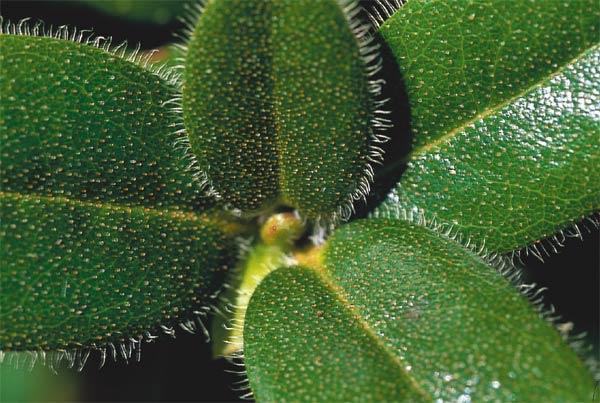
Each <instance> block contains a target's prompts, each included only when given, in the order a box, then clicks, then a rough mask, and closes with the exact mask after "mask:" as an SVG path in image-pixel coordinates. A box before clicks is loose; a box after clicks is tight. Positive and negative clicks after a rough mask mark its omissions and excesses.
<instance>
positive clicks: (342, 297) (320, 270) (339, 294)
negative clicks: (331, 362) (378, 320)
mask: <svg viewBox="0 0 600 403" xmlns="http://www.w3.org/2000/svg"><path fill="white" fill-rule="evenodd" d="M305 269H307V270H311V271H312V272H314V273H315V274H316V275H317V276H318V277H319V279H320V280H321V281H322V282H323V284H324V285H325V286H326V287H327V288H329V290H330V292H331V294H332V295H333V296H334V297H335V299H336V300H337V301H338V302H339V304H340V305H341V306H342V307H344V308H345V309H346V311H347V312H348V314H349V315H350V317H352V319H354V320H355V321H356V323H357V324H358V325H359V326H360V327H361V328H362V329H363V331H364V333H365V335H366V336H367V337H369V338H370V339H371V340H373V342H374V343H375V345H376V346H377V347H378V348H379V349H380V350H382V351H383V352H384V353H385V354H386V355H387V356H388V357H389V358H390V359H391V361H392V362H393V363H395V364H396V365H397V366H398V368H399V369H400V372H401V373H402V374H404V376H405V377H406V379H408V380H409V381H410V383H411V385H412V386H413V388H414V390H415V391H417V392H418V393H419V394H421V395H422V396H423V397H425V398H426V399H428V400H430V401H433V397H432V396H431V395H430V394H429V393H427V392H426V391H425V390H424V389H423V388H421V386H420V385H419V383H418V382H417V380H416V379H415V378H414V377H412V376H410V375H409V374H408V372H407V371H406V370H405V369H404V366H403V365H402V362H401V360H400V359H399V358H398V357H397V356H396V355H395V354H393V353H392V352H390V351H389V349H388V348H387V346H386V345H385V343H383V342H382V341H381V339H380V338H379V337H378V336H377V334H376V333H375V331H374V330H373V329H372V328H371V326H370V325H369V324H368V323H367V322H366V321H364V319H363V317H362V316H361V315H359V314H358V313H357V311H356V309H355V308H354V305H353V304H352V303H351V302H350V300H349V299H348V297H347V296H346V294H345V293H344V292H343V290H342V288H341V287H338V286H336V284H335V283H334V282H333V281H332V280H331V279H330V278H329V276H328V275H327V272H326V269H325V268H324V267H322V266H321V267H310V268H305Z"/></svg>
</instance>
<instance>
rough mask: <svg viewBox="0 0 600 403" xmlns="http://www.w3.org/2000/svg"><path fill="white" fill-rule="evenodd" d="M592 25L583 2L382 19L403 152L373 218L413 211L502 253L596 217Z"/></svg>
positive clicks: (598, 138) (599, 75) (478, 7)
mask: <svg viewBox="0 0 600 403" xmlns="http://www.w3.org/2000/svg"><path fill="white" fill-rule="evenodd" d="M599 16H600V10H599V8H598V5H597V3H596V2H593V1H591V2H590V1H568V2H563V1H539V2H535V1H534V2H517V1H510V2H493V3H489V2H483V1H473V2H458V1H452V2H441V1H432V2H427V3H424V2H409V3H407V4H406V5H405V6H404V7H402V8H401V9H400V10H399V11H398V12H397V13H396V14H394V16H392V17H391V18H390V19H389V20H388V21H387V22H386V23H385V24H384V25H383V26H382V27H381V29H380V32H381V33H382V35H383V36H384V37H385V38H386V41H387V42H388V44H389V46H390V47H391V48H392V50H393V52H394V54H395V57H396V58H397V60H398V63H399V64H400V68H401V69H402V70H403V74H404V76H405V78H406V83H407V88H408V92H409V97H410V102H411V107H412V112H411V113H412V119H413V121H412V124H413V128H414V131H415V148H414V149H413V151H412V154H411V156H410V158H409V160H408V166H407V169H406V171H405V172H404V174H403V176H402V177H401V180H400V182H399V184H398V185H397V188H396V189H395V190H394V191H393V192H392V193H391V194H390V196H389V197H388V199H387V201H386V202H385V203H384V204H383V205H382V206H381V207H380V208H379V209H378V210H377V211H376V212H375V214H374V215H375V216H378V217H396V218H404V217H405V216H406V213H407V212H415V211H425V212H426V213H428V214H432V215H435V216H437V217H438V218H439V219H440V221H441V222H444V223H447V224H450V225H453V226H455V228H456V229H458V230H459V231H460V232H462V233H463V234H465V235H467V236H469V237H471V238H473V239H475V240H476V241H478V242H483V241H484V240H485V244H486V246H487V247H488V249H490V250H493V251H498V252H508V251H511V250H514V249H519V248H522V247H524V246H525V245H527V244H530V243H532V242H535V241H539V240H540V239H543V238H545V237H549V236H551V235H553V234H555V233H556V232H557V231H560V230H562V229H564V228H565V227H567V226H569V225H570V224H572V223H573V222H575V221H577V220H580V219H582V218H584V217H585V216H586V215H588V214H590V213H592V212H593V211H594V210H596V209H598V208H599V207H600V182H598V180H597V178H598V176H599V174H600V161H599V157H600V109H599V108H598V105H600V99H599V94H600V69H599V67H598V66H599V65H600V64H599V60H600V59H599V57H600V56H599V48H598V42H599V39H600V37H599V31H598V22H599V21H600V17H599ZM434 27H435V29H434Z"/></svg>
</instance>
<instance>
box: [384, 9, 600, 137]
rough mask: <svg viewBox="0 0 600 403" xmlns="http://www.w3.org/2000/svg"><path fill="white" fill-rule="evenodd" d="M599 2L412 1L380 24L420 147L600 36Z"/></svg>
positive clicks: (518, 92) (524, 87) (532, 82)
mask: <svg viewBox="0 0 600 403" xmlns="http://www.w3.org/2000/svg"><path fill="white" fill-rule="evenodd" d="M599 13H600V9H599V8H598V3H597V2H596V1H595V0H570V1H561V0H534V1H489V0H469V1H463V0H450V1H447V0H432V1H410V2H408V3H407V4H405V5H404V6H403V7H401V8H400V9H399V10H398V11H397V12H396V13H395V14H394V15H393V16H392V17H391V18H389V19H388V20H387V21H386V22H385V23H384V24H383V25H382V26H381V27H380V29H379V32H380V33H381V35H382V36H383V38H384V39H385V41H386V42H387V44H388V46H389V47H390V49H391V50H392V52H393V54H394V56H395V58H396V60H397V61H398V65H399V68H400V70H401V72H402V76H403V78H404V81H405V83H406V87H407V91H408V94H409V97H410V103H411V109H412V110H411V114H412V121H411V124H412V130H413V132H414V134H415V147H417V148H419V147H422V146H427V145H428V144H430V143H431V142H432V140H435V139H438V138H440V137H446V136H448V133H450V132H452V131H453V130H457V131H460V130H462V129H464V127H465V126H467V125H468V124H470V123H473V122H474V121H477V120H479V119H480V118H481V115H487V114H490V113H493V112H494V111H497V110H498V109H499V107H500V106H501V105H504V104H505V103H507V101H511V100H513V99H514V98H517V97H520V96H522V95H523V94H524V93H526V92H528V90H529V89H530V87H531V86H537V85H538V84H539V83H540V82H541V81H543V80H545V79H547V78H548V77H550V76H552V75H554V74H556V72H557V71H558V70H560V69H561V67H563V66H565V65H566V64H568V63H569V62H570V61H571V60H572V59H574V58H576V57H577V56H578V55H580V54H581V53H582V52H584V51H585V50H587V49H589V48H590V47H591V46H592V45H594V44H595V43H597V42H598V39H599V35H600V32H599V30H600V20H599V18H600V15H599Z"/></svg>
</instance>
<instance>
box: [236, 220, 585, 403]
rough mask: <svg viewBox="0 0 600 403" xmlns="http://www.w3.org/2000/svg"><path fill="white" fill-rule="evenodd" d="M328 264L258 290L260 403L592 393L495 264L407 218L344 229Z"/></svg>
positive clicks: (252, 332) (247, 337)
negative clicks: (268, 402)
mask: <svg viewBox="0 0 600 403" xmlns="http://www.w3.org/2000/svg"><path fill="white" fill-rule="evenodd" d="M323 253H324V255H323V262H324V264H323V268H321V269H307V268H301V267H295V268H287V269H285V268H284V269H279V270H276V271H274V272H272V273H271V274H269V275H268V276H267V277H266V278H265V279H264V280H263V282H262V283H261V284H260V285H259V286H258V288H257V290H256V291H255V293H254V295H253V296H252V299H251V301H250V305H249V307H248V311H247V314H246V322H245V323H246V325H245V330H244V347H245V351H244V355H245V363H246V367H247V372H248V377H249V379H250V386H251V388H252V391H253V393H254V395H255V397H256V399H257V400H259V401H296V400H297V401H361V402H362V401H462V402H468V401H499V402H506V401H541V400H543V401H587V400H590V399H591V397H592V394H593V391H594V381H593V379H592V377H591V375H590V374H589V373H588V372H587V370H586V369H585V367H584V366H583V364H582V362H581V361H580V360H579V358H578V357H577V356H576V355H575V354H574V353H573V352H572V350H570V348H569V347H568V346H567V345H566V344H565V343H564V341H563V340H562V337H561V336H560V335H559V334H558V333H557V332H556V330H555V329H554V328H553V326H552V325H551V324H550V323H548V322H547V321H545V320H544V319H542V318H540V317H539V314H538V313H537V311H536V310H535V309H534V308H533V307H532V306H531V305H530V303H529V302H528V301H527V300H526V299H525V298H524V297H523V296H522V295H521V294H520V293H519V292H518V291H516V290H515V289H514V287H513V286H512V285H511V284H509V283H508V282H507V281H506V280H505V279H504V278H503V277H502V275H500V274H499V273H498V272H497V271H496V270H494V269H493V268H491V267H490V266H488V265H487V264H486V263H485V262H484V261H483V260H481V258H479V257H478V256H476V255H475V254H474V253H473V252H471V251H469V250H467V249H465V248H463V247H462V246H461V245H459V244H458V243H456V242H454V241H452V240H449V239H447V238H443V237H441V236H440V235H439V234H438V233H435V232H433V231H431V230H429V229H427V228H425V227H421V226H416V225H413V224H410V223H408V222H406V221H400V220H383V219H372V220H363V221H357V222H354V223H352V224H349V225H345V226H342V227H341V228H339V229H338V230H337V231H336V232H335V233H334V234H333V236H332V237H331V238H330V239H329V241H328V243H327V244H326V246H325V251H324V252H323Z"/></svg>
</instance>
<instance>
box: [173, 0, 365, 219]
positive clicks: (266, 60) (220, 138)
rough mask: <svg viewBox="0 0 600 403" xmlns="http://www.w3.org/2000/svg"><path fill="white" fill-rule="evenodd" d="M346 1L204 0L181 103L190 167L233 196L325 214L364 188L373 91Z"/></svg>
mask: <svg viewBox="0 0 600 403" xmlns="http://www.w3.org/2000/svg"><path fill="white" fill-rule="evenodd" d="M345 13H349V11H347V10H346V11H344V10H343V9H342V7H341V6H340V4H338V2H336V1H334V0H327V1H319V2H314V1H307V0H302V1H298V0H294V1H285V0H271V1H264V2H249V1H243V0H240V1H212V2H209V3H208V4H207V5H206V9H205V10H204V12H203V13H202V15H201V16H200V19H199V21H198V24H197V25H196V27H195V30H194V33H193V36H192V38H191V40H190V43H189V52H188V55H187V61H186V66H185V75H184V81H185V84H184V90H183V113H184V120H185V125H186V128H187V130H188V135H189V138H190V144H191V149H192V151H193V154H194V155H195V157H196V158H197V168H198V169H200V170H201V171H202V172H203V173H204V174H205V175H206V176H207V181H208V182H209V183H210V184H211V187H212V188H213V190H214V191H215V192H216V193H218V194H219V195H220V196H222V197H223V199H225V200H226V201H227V202H228V203H229V204H230V205H231V206H232V207H233V208H236V209H239V210H241V211H242V212H248V213H256V212H263V211H265V210H267V209H270V208H272V207H273V206H275V205H277V204H287V205H290V206H293V207H296V208H299V209H300V210H301V211H302V212H303V213H304V214H305V215H307V216H310V217H318V216H327V217H330V216H333V215H336V214H337V213H339V212H341V210H344V209H345V208H347V207H349V204H350V203H351V201H352V199H353V198H357V197H359V196H360V195H362V194H363V193H364V192H366V189H367V187H368V181H367V177H368V173H369V172H370V166H369V158H370V157H369V147H370V146H371V142H372V140H373V139H372V137H373V136H372V133H371V131H372V130H371V122H370V121H371V119H372V115H373V113H374V112H372V110H373V108H374V101H373V99H372V98H373V96H372V95H371V93H370V89H369V85H368V84H369V83H368V74H369V73H368V69H367V65H366V62H365V61H364V60H363V57H362V56H361V50H360V43H359V42H358V40H357V39H356V38H355V36H354V34H353V32H352V29H351V27H350V21H349V19H350V17H349V16H348V15H346V14H345ZM363 51H364V49H363Z"/></svg>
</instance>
